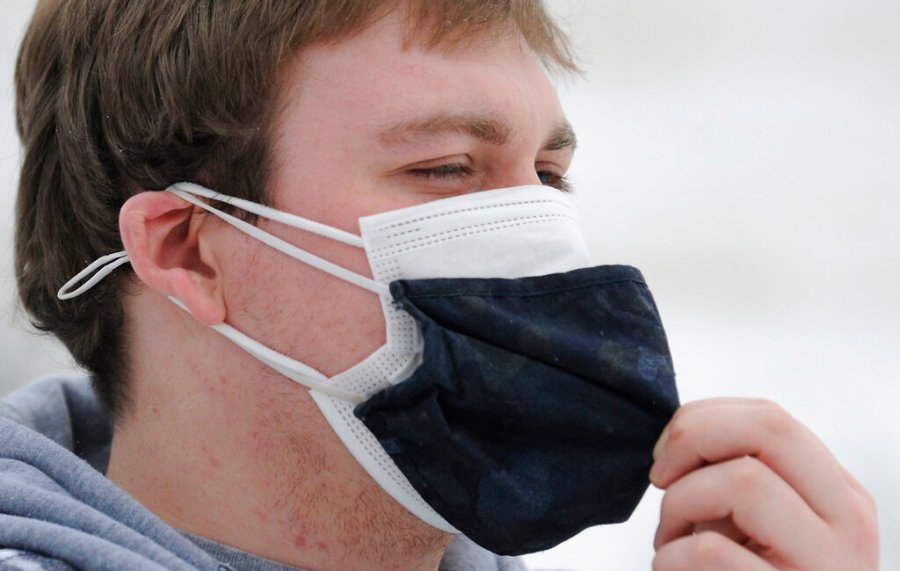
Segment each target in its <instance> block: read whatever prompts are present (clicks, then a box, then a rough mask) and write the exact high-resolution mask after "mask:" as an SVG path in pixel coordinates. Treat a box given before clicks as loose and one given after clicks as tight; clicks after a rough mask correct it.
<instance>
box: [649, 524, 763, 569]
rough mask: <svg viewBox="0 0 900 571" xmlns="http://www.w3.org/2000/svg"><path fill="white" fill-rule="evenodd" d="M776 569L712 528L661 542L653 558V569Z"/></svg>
mask: <svg viewBox="0 0 900 571" xmlns="http://www.w3.org/2000/svg"><path fill="white" fill-rule="evenodd" d="M722 569H728V570H729V571H777V570H776V568H775V567H773V566H772V565H770V564H769V563H767V562H766V561H764V560H763V559H762V558H760V557H759V556H757V555H756V554H754V553H752V552H751V551H748V550H747V549H744V548H743V547H741V546H740V545H738V544H737V543H734V542H733V541H731V540H729V539H728V538H726V537H725V536H722V535H719V534H718V533H715V532H712V531H705V532H703V533H698V534H696V535H689V536H687V537H682V538H680V539H677V540H675V541H673V542H671V543H667V544H666V545H664V546H663V547H662V548H661V549H660V550H659V551H657V552H656V557H654V558H653V571H713V570H715V571H721V570H722Z"/></svg>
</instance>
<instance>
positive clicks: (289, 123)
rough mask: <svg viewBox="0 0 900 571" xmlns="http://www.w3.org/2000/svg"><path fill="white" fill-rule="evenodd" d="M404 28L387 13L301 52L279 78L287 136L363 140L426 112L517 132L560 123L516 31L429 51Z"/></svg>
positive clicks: (548, 87)
mask: <svg viewBox="0 0 900 571" xmlns="http://www.w3.org/2000/svg"><path fill="white" fill-rule="evenodd" d="M407 22H408V20H406V19H404V18H402V17H401V16H399V15H398V14H389V15H388V16H386V17H384V18H382V19H379V20H378V21H376V22H375V23H374V24H372V25H371V26H370V27H368V28H366V29H365V30H363V31H362V32H361V33H359V34H357V35H354V36H352V37H350V38H349V39H346V40H344V41H341V42H337V43H331V44H324V45H318V46H313V47H310V48H308V49H306V50H304V51H303V53H302V54H301V56H300V57H299V58H298V59H297V61H296V62H294V63H293V64H292V65H291V66H289V67H288V68H287V71H286V74H285V76H284V77H283V78H282V79H283V81H282V89H281V92H280V96H281V97H280V121H276V123H277V124H279V128H280V130H281V131H282V133H283V132H284V131H290V130H294V129H299V128H300V127H301V126H302V124H305V125H306V126H307V127H309V126H311V125H313V124H315V125H318V126H333V127H340V126H342V125H343V126H344V127H347V128H352V129H353V130H354V131H355V132H356V133H359V134H362V133H363V132H367V131H370V130H374V129H378V128H381V127H383V126H385V125H389V124H390V125H394V124H397V123H398V122H402V121H403V120H404V119H412V118H414V117H416V116H422V115H426V114H429V113H436V114H441V113H443V114H460V113H468V114H479V115H489V116H493V115H497V116H501V117H502V118H503V119H504V120H505V122H507V123H509V124H510V125H512V126H513V129H514V130H519V129H527V128H529V127H532V128H543V127H545V126H546V125H549V124H554V125H555V124H558V123H559V121H560V119H561V116H562V113H561V111H560V109H559V103H558V100H557V97H556V92H555V89H554V88H553V86H552V84H551V83H550V81H549V79H548V78H547V76H546V74H545V72H544V69H543V67H542V66H541V64H540V62H539V60H538V58H537V57H536V56H535V55H534V54H533V52H532V51H531V50H530V48H528V46H527V45H526V43H525V42H524V40H523V39H522V38H521V36H520V35H519V34H518V33H516V32H515V31H513V30H508V29H507V30H498V32H499V33H494V34H489V35H480V36H477V37H474V38H473V39H472V40H471V42H468V43H466V42H454V43H453V45H451V46H443V45H438V46H434V47H431V46H427V45H425V44H424V43H423V42H421V41H417V40H416V39H415V36H414V35H413V36H411V35H410V34H409V30H408V29H407Z"/></svg>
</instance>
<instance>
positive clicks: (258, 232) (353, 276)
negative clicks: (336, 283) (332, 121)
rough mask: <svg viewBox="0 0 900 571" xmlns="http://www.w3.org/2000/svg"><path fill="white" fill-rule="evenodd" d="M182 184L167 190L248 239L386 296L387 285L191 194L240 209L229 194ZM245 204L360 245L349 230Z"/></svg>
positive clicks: (256, 211)
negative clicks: (238, 231)
mask: <svg viewBox="0 0 900 571" xmlns="http://www.w3.org/2000/svg"><path fill="white" fill-rule="evenodd" d="M186 184H188V183H178V184H177V185H173V186H172V187H169V189H168V191H169V192H172V193H174V194H176V195H178V196H179V197H180V198H181V199H183V200H186V201H187V202H190V203H191V204H193V205H195V206H199V207H200V208H202V209H204V210H206V211H207V212H209V213H210V214H213V215H215V216H218V217H219V218H221V219H222V220H224V221H225V222H227V223H229V224H231V225H232V226H234V227H235V228H237V229H238V230H240V231H241V232H244V233H245V234H247V235H248V236H250V237H252V238H256V239H257V240H259V241H260V242H262V243H263V244H266V245H267V246H271V247H272V248H275V249H276V250H278V251H279V252H281V253H283V254H286V255H288V256H290V257H292V258H294V259H295V260H298V261H300V262H303V263H305V264H308V265H310V266H312V267H314V268H316V269H319V270H322V271H323V272H326V273H329V274H331V275H333V276H334V277H336V278H340V279H342V280H344V281H346V282H350V283H352V284H353V285H356V286H359V287H361V288H363V289H367V290H369V291H371V292H373V293H376V294H378V295H380V296H384V297H390V288H389V287H388V286H387V285H385V284H383V283H380V282H376V281H375V280H373V279H371V278H367V277H366V276H363V275H360V274H357V273H356V272H352V271H350V270H348V269H346V268H344V267H342V266H339V265H337V264H335V263H333V262H329V261H328V260H326V259H324V258H320V257H319V256H316V255H315V254H311V253H310V252H307V251H306V250H301V249H300V248H298V247H297V246H294V245H293V244H290V243H288V242H285V241H284V240H282V239H281V238H278V237H276V236H273V235H272V234H269V233H268V232H266V231H265V230H262V229H260V228H257V227H256V226H254V225H252V224H250V223H248V222H245V221H243V220H241V219H240V218H237V217H235V216H232V215H230V214H226V213H225V212H222V211H221V210H219V209H218V208H215V207H213V206H210V205H209V204H207V203H205V202H203V201H202V200H199V199H198V198H196V197H194V196H192V193H193V192H194V191H195V190H197V189H203V191H204V192H203V194H202V195H201V196H209V197H210V198H213V199H215V200H220V201H222V202H225V203H228V204H233V205H234V206H237V207H239V208H242V209H243V208H244V205H240V204H238V203H237V202H236V201H238V200H240V199H238V198H234V197H230V196H227V195H224V194H217V193H214V192H212V191H209V190H207V189H204V188H203V187H198V186H197V185H191V187H190V188H189V189H185V185H186ZM242 202H244V201H242ZM248 204H252V205H253V209H252V210H250V209H247V210H249V211H251V212H253V213H254V214H258V215H259V216H262V217H264V218H271V219H272V220H274V221H276V222H282V223H284V224H287V225H288V226H292V227H294V228H300V229H301V230H308V229H309V231H310V232H314V233H316V234H320V232H319V231H320V230H322V228H326V229H328V231H329V233H331V234H333V236H327V237H329V238H332V237H333V238H334V239H335V240H339V241H341V242H343V243H345V244H351V242H350V241H349V238H348V237H352V238H353V240H352V241H353V243H352V244H351V245H353V246H357V247H363V245H362V238H360V237H359V236H355V235H354V234H350V233H349V232H344V231H343V230H338V229H337V228H331V227H330V226H325V225H323V224H319V223H317V222H313V221H312V220H306V219H304V218H300V217H299V216H294V215H288V214H286V213H284V212H278V211H277V210H272V209H270V208H267V207H264V206H261V205H259V204H253V203H248ZM273 213H278V214H279V215H283V216H278V217H275V216H274V214H273ZM278 218H280V219H278ZM311 225H316V226H317V228H316V229H315V230H312V229H310V228H312V227H313V226H311ZM318 227H321V228H318ZM321 235H323V236H324V235H325V234H321ZM335 236H342V238H337V237H335Z"/></svg>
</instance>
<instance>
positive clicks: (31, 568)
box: [0, 547, 75, 571]
mask: <svg viewBox="0 0 900 571" xmlns="http://www.w3.org/2000/svg"><path fill="white" fill-rule="evenodd" d="M74 569H75V568H74V567H72V566H71V565H69V564H68V563H65V562H63V561H60V560H58V559H49V558H47V557H44V556H43V555H38V554H37V553H31V552H29V551H19V550H18V549H4V548H2V547H0V571H74Z"/></svg>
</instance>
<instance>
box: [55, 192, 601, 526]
mask: <svg viewBox="0 0 900 571" xmlns="http://www.w3.org/2000/svg"><path fill="white" fill-rule="evenodd" d="M168 190H169V191H170V192H173V193H175V194H177V195H178V196H180V197H181V198H183V199H184V200H186V201H188V202H190V203H192V204H194V205H196V206H198V207H200V208H203V209H205V210H207V211H208V212H210V213H212V214H214V215H216V216H218V217H219V218H221V219H223V220H224V221H226V222H228V223H229V224H231V225H233V226H235V227H236V228H238V229H239V230H241V231H242V232H245V233H246V234H248V235H250V236H252V237H253V238H256V239H258V240H260V241H262V242H264V243H266V244H267V245H269V246H271V247H274V248H276V249H278V250H279V251H281V252H283V253H285V254H286V255H288V256H290V257H292V258H294V259H296V260H298V261H301V262H303V263H306V264H309V265H312V266H314V267H316V268H318V269H320V270H322V271H325V272H327V273H329V274H331V275H333V276H335V277H337V278H340V279H343V280H345V281H348V282H350V283H353V284H355V285H357V286H359V287H362V288H365V289H367V290H370V291H372V292H374V293H376V294H378V295H379V296H380V300H381V306H382V310H383V312H384V319H385V327H386V342H385V344H384V345H383V346H382V347H380V348H378V349H377V350H376V351H374V352H373V353H372V354H370V355H369V356H368V357H366V358H365V359H363V360H362V361H361V362H359V363H357V364H356V365H354V366H353V367H351V368H350V369H348V370H346V371H344V372H342V373H340V374H338V375H335V376H333V377H330V378H329V377H327V376H325V375H323V374H322V373H320V372H318V371H317V370H315V369H314V368H312V367H310V366H308V365H306V364H304V363H301V362H299V361H297V360H295V359H292V358H290V357H288V356H286V355H283V354H281V353H278V352H276V351H274V350H272V349H270V348H268V347H266V346H265V345H263V344H262V343H260V342H258V341H257V340H254V339H251V338H250V337H248V336H246V335H244V334H243V333H241V332H240V331H238V330H236V329H234V328H233V327H231V326H230V325H227V324H224V323H223V324H218V325H214V326H213V328H214V329H215V330H216V331H218V332H220V333H221V334H223V335H225V336H226V337H227V338H228V339H230V340H231V341H233V342H234V343H235V344H237V345H238V346H240V347H241V348H242V349H244V350H245V351H247V352H248V353H250V354H251V355H253V356H254V357H256V358H257V359H259V360H260V361H262V362H263V363H265V364H267V365H269V366H270V367H272V368H273V369H275V370H276V371H278V372H279V373H281V374H282V375H284V376H286V377H288V378H290V379H292V380H294V381H296V382H298V383H300V384H302V385H304V386H306V387H308V388H309V389H310V394H311V396H312V397H313V399H314V401H315V402H316V404H317V405H318V407H319V409H320V410H321V412H322V414H323V415H324V417H325V418H326V420H327V421H328V423H329V424H330V425H331V427H332V429H333V430H334V431H335V433H336V434H337V435H338V437H339V438H340V439H341V441H342V442H343V443H344V445H345V446H346V447H347V448H348V450H350V452H351V453H352V454H353V456H354V457H355V458H356V460H357V461H358V462H359V463H360V465H362V466H363V468H365V470H366V471H367V472H368V473H369V475H370V476H372V478H373V479H375V481H377V482H378V483H379V485H381V487H382V488H383V489H384V490H385V491H386V492H387V493H389V494H390V495H391V496H392V497H393V498H394V499H396V500H397V501H398V502H399V503H400V504H401V505H403V506H404V507H405V508H406V509H408V510H409V511H410V512H412V513H413V514H415V515H416V516H418V517H419V518H421V519H422V520H424V521H425V522H427V523H429V524H430V525H432V526H434V527H436V528H438V529H442V530H445V531H455V530H454V528H453V527H452V526H451V525H450V524H449V523H447V522H446V521H445V520H444V518H442V517H441V516H440V515H438V514H437V512H435V511H434V510H433V509H432V508H431V507H430V506H429V505H428V504H427V503H426V502H425V501H424V500H423V499H422V498H421V497H420V496H419V494H418V493H416V491H415V490H414V489H413V487H412V486H411V485H410V484H409V482H408V481H407V480H406V478H405V477H404V476H403V475H402V473H401V472H400V470H399V469H398V468H397V466H396V465H395V464H394V462H393V461H392V460H391V459H390V457H389V456H388V455H387V453H385V451H384V449H383V448H382V447H381V445H380V444H379V442H378V440H377V439H376V438H375V437H374V435H372V433H371V432H369V430H368V429H367V428H366V427H365V426H364V425H363V423H362V422H360V421H359V420H358V419H357V418H356V417H355V416H354V414H353V408H354V406H355V405H356V404H358V403H360V402H362V401H363V400H365V399H366V398H368V397H369V396H371V395H372V394H374V393H376V392H378V391H380V390H382V389H384V388H386V387H388V386H390V385H392V384H396V383H399V382H401V381H403V380H405V379H406V378H407V377H408V376H409V375H410V374H411V373H412V372H413V371H414V370H415V368H416V367H417V366H418V365H419V363H420V362H421V356H422V339H421V335H420V332H419V329H418V326H417V325H416V323H415V321H414V320H413V318H412V317H411V316H410V315H409V314H407V313H406V312H404V311H402V310H400V309H398V308H396V307H395V306H394V304H393V301H392V298H391V295H390V292H389V285H390V283H391V282H393V281H396V280H400V279H424V278H522V277H531V276H540V275H546V274H551V273H558V272H566V271H570V270H574V269H578V268H584V267H588V266H589V265H590V259H589V255H588V251H587V247H586V244H585V242H584V239H583V236H582V228H581V224H580V221H579V218H578V216H577V213H576V211H575V207H574V205H573V204H572V203H571V201H570V199H569V198H568V197H567V196H566V195H565V194H564V193H563V192H561V191H559V190H556V189H554V188H550V187H546V186H521V187H514V188H506V189H499V190H490V191H484V192H477V193H470V194H464V195H460V196H454V197H451V198H446V199H442V200H436V201H433V202H428V203H425V204H421V205H417V206H411V207H408V208H402V209H399V210H393V211H388V212H383V213H380V214H375V215H372V216H366V217H363V218H360V219H359V227H360V231H361V235H360V236H357V235H355V234H352V233H349V232H345V231H343V230H339V229H337V228H333V227H330V226H327V225H324V224H320V223H317V222H313V221H311V220H308V219H305V218H302V217H299V216H296V215H293V214H289V213H285V212H281V211H278V210H275V209H272V208H269V207H266V206H262V205H259V204H256V203H253V202H249V201H246V200H242V199H238V198H234V197H229V196H226V195H222V194H219V193H216V192H214V191H211V190H209V189H206V188H204V187H202V186H198V185H195V184H191V183H177V184H175V185H173V186H172V187H170V188H169V189H168ZM202 198H206V199H211V200H214V201H219V202H223V203H226V204H228V205H229V206H231V207H235V208H239V209H241V210H245V211H247V212H250V213H253V214H256V215H258V216H261V217H263V218H267V219H270V220H273V221H276V222H279V223H282V224H286V225H288V226H291V227H294V228H299V229H301V230H305V231H308V232H312V233H315V234H318V235H320V236H323V237H326V238H329V239H332V240H337V241H340V242H342V243H345V244H349V245H351V246H355V247H358V248H362V249H364V250H365V252H366V256H367V258H368V261H369V266H370V268H371V271H372V278H368V277H366V276H363V275H360V274H357V273H354V272H352V271H350V270H347V269H346V268H343V267H341V266H338V265H336V264H334V263H332V262H329V261H327V260H324V259H322V258H320V257H318V256H315V255H314V254H312V253H310V252H307V251H305V250H301V249H299V248H297V247H296V246H293V245H291V244H289V243H287V242H285V241H283V240H281V239H280V238H277V237H275V236H273V235H271V234H269V233H267V232H265V231H263V230H261V229H260V228H258V227H256V226H254V225H252V224H249V223H247V222H245V221H243V220H241V219H239V218H236V217H234V216H231V215H230V214H227V213H225V212H222V211H221V210H219V209H217V208H214V207H213V206H211V205H209V204H208V203H207V202H205V201H204V200H202ZM127 261H128V257H127V255H126V253H125V252H118V253H115V254H110V255H108V256H104V257H102V258H100V259H98V260H96V261H95V262H94V263H93V264H91V265H90V266H88V267H87V268H85V269H84V270H83V271H82V272H80V273H79V274H78V275H77V276H75V277H74V278H72V280H70V281H69V282H68V283H66V284H65V285H64V286H63V287H62V288H61V289H60V291H59V294H58V297H59V298H60V299H68V298H71V297H75V296H77V295H80V294H81V293H83V292H84V291H86V290H87V289H90V288H91V287H92V286H93V285H94V284H96V283H97V282H98V281H99V280H101V279H103V277H105V276H106V275H108V274H109V273H110V272H111V271H113V270H114V269H115V268H117V267H118V266H120V265H122V264H124V263H126V262H127ZM88 276H90V279H87V281H85V283H84V284H83V285H81V286H80V287H78V288H77V289H74V290H72V288H74V287H75V285H77V284H78V283H80V282H81V281H82V280H84V279H85V278H87V277H88ZM70 290H71V291H70ZM173 301H174V302H175V303H177V304H178V305H179V306H180V307H182V308H183V309H186V308H185V307H184V306H183V305H182V304H181V303H180V302H179V301H178V300H176V299H174V298H173Z"/></svg>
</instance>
